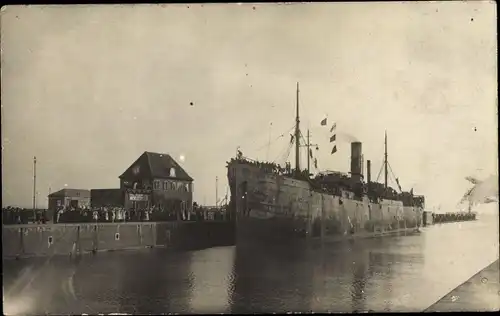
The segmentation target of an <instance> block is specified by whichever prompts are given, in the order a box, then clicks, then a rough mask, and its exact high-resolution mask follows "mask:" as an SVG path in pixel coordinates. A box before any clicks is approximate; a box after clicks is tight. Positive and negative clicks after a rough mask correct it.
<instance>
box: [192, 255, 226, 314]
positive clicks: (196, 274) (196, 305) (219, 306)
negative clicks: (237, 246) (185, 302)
mask: <svg viewBox="0 0 500 316" xmlns="http://www.w3.org/2000/svg"><path fill="white" fill-rule="evenodd" d="M234 254H235V251H234V247H219V248H213V249H207V250H202V251H196V252H193V253H192V255H191V261H190V265H189V269H190V275H191V280H192V287H191V291H190V293H189V295H190V300H189V301H190V309H189V312H192V313H200V314H203V313H220V312H227V311H228V309H229V296H230V295H231V294H230V293H231V291H232V286H231V284H232V283H233V277H234V273H233V269H232V268H233V262H234Z"/></svg>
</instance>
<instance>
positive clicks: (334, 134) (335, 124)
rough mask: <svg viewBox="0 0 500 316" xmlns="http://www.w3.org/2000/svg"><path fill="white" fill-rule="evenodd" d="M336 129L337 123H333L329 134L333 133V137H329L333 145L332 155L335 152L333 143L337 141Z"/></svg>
mask: <svg viewBox="0 0 500 316" xmlns="http://www.w3.org/2000/svg"><path fill="white" fill-rule="evenodd" d="M336 129H337V123H336V122H334V123H333V125H332V127H331V128H330V133H333V135H332V136H330V143H333V148H332V153H331V154H332V155H333V154H334V153H336V152H337V145H336V144H335V141H336V140H337V134H336V132H337V131H336Z"/></svg>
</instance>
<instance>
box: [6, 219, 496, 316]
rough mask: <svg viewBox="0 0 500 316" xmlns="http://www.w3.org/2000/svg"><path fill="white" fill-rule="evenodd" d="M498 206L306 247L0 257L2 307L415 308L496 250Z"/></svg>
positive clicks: (33, 310) (92, 310)
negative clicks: (389, 233) (470, 216)
mask: <svg viewBox="0 0 500 316" xmlns="http://www.w3.org/2000/svg"><path fill="white" fill-rule="evenodd" d="M498 239H499V238H498V217H497V215H484V216H481V217H480V219H479V220H478V221H476V222H463V223H450V224H442V225H436V226H431V227H428V228H423V229H422V232H421V233H420V234H416V235H409V236H397V237H385V238H377V239H368V240H357V241H354V242H346V243H337V244H332V245H328V246H326V247H324V248H323V249H317V250H314V251H312V252H311V253H309V255H307V256H305V255H293V254H290V253H288V254H285V253H279V252H276V251H272V252H269V251H267V252H266V251H252V252H249V251H241V250H238V249H236V248H235V247H221V248H213V249H207V250H202V251H193V252H184V253H166V252H162V251H139V252H136V251H134V252H132V251H127V252H114V253H100V254H98V255H96V256H84V257H82V258H81V259H79V260H70V259H69V258H61V257H59V258H50V259H47V258H38V259H28V260H22V261H5V262H4V313H6V314H41V313H50V314H61V313H66V314H69V313H71V314H75V313H76V314H81V313H88V314H96V313H104V314H108V313H140V314H147V313H151V314H152V313H155V314H156V313H253V312H287V311H315V312H324V311H335V312H352V311H368V310H372V311H422V310H424V309H425V308H427V307H429V306H430V305H431V304H433V303H434V302H435V301H437V300H438V299H440V298H441V297H442V296H444V295H445V294H447V293H448V292H449V291H450V290H452V289H453V288H455V287H456V286H458V285H459V284H461V283H463V282H464V281H465V280H467V279H468V278H470V277H471V276H472V275H473V274H475V273H476V272H478V271H479V270H481V269H482V268H484V267H486V266H487V265H489V264H490V263H492V262H493V261H495V260H496V259H497V258H498V256H499V243H498Z"/></svg>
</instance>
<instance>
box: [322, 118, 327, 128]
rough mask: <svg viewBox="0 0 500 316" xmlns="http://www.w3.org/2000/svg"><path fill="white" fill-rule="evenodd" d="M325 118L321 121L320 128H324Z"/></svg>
mask: <svg viewBox="0 0 500 316" xmlns="http://www.w3.org/2000/svg"><path fill="white" fill-rule="evenodd" d="M326 119H327V118H326V117H325V118H324V119H323V120H322V121H321V126H326Z"/></svg>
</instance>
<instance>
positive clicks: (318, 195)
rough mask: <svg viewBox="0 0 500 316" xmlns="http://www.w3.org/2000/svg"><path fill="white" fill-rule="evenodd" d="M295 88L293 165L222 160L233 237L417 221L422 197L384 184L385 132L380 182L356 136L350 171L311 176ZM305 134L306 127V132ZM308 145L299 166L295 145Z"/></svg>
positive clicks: (327, 234)
mask: <svg viewBox="0 0 500 316" xmlns="http://www.w3.org/2000/svg"><path fill="white" fill-rule="evenodd" d="M298 100H299V89H298V84H297V104H296V122H295V132H294V135H293V136H292V139H291V143H292V142H293V144H294V145H295V168H294V169H292V168H291V165H290V164H289V163H286V164H285V167H281V166H279V165H277V164H275V163H270V162H259V161H255V160H252V159H249V158H247V157H244V156H243V154H242V152H241V151H239V150H238V153H237V156H236V158H232V159H231V160H230V161H229V162H228V163H227V168H228V181H229V187H230V190H231V201H230V209H231V210H232V211H233V212H234V213H235V215H236V216H234V218H235V220H236V229H237V244H238V243H247V242H250V243H253V242H259V243H262V242H263V243H281V242H294V241H298V240H309V239H318V238H319V239H322V240H323V239H328V238H337V237H341V236H353V235H359V234H368V235H369V234H376V233H380V232H390V231H397V230H406V229H414V228H417V227H418V226H420V224H421V222H422V212H423V209H424V206H425V205H424V204H425V200H424V197H423V196H415V195H414V194H413V190H411V191H410V192H404V191H402V190H401V187H400V186H399V181H398V180H397V179H396V182H397V187H398V189H399V191H397V190H395V189H393V188H392V187H390V186H389V185H388V175H389V169H390V166H389V163H388V158H387V157H388V154H387V134H386V135H385V153H384V164H383V170H384V183H378V182H372V179H371V162H370V160H367V179H366V181H365V178H364V172H363V170H364V157H363V152H362V143H361V142H358V141H356V142H352V143H351V166H350V167H351V168H350V169H351V170H350V174H345V173H341V172H335V171H334V172H322V173H319V174H318V175H316V176H311V174H310V171H309V168H310V162H309V153H310V149H309V148H310V143H309V137H307V143H306V144H304V145H303V146H302V145H301V144H300V138H301V137H300V136H301V132H300V116H299V101H298ZM307 135H308V136H309V132H308V133H307ZM301 147H306V148H307V150H308V153H307V154H308V163H307V168H306V169H301V167H300V148H301Z"/></svg>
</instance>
